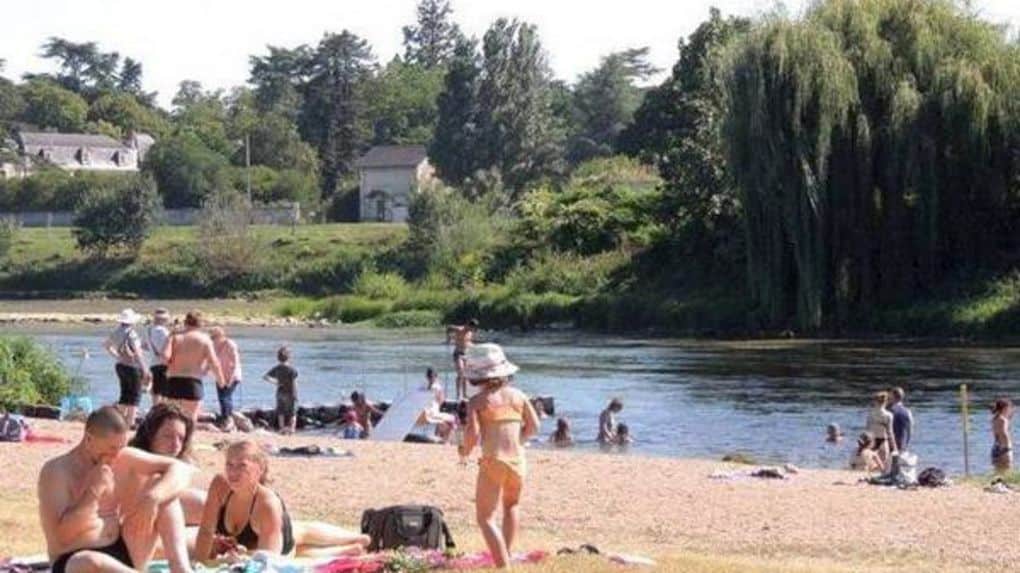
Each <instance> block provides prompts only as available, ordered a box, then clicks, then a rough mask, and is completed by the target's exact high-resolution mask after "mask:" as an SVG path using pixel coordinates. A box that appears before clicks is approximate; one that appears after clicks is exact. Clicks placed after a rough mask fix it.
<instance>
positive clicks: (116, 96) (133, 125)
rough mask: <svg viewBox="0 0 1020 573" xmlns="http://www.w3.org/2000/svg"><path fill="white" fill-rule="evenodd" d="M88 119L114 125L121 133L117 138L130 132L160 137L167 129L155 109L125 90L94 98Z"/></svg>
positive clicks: (165, 123) (167, 126) (163, 120)
mask: <svg viewBox="0 0 1020 573" xmlns="http://www.w3.org/2000/svg"><path fill="white" fill-rule="evenodd" d="M88 119H89V121H93V122H100V121H105V122H107V123H109V124H111V125H113V126H116V128H117V129H118V130H119V131H120V133H121V136H119V137H118V139H120V137H122V136H126V135H127V134H128V133H131V132H135V133H148V134H150V135H154V136H156V137H160V136H163V135H164V134H166V133H167V131H168V130H169V125H168V124H167V122H166V120H165V119H164V118H163V117H161V116H160V114H159V113H158V112H157V111H155V110H153V109H151V108H148V107H145V106H143V105H142V104H141V103H140V102H139V101H138V99H137V98H136V97H135V96H134V95H132V94H129V93H126V92H112V93H107V94H103V95H101V96H99V97H98V98H96V101H94V102H92V105H91V106H89V112H88Z"/></svg>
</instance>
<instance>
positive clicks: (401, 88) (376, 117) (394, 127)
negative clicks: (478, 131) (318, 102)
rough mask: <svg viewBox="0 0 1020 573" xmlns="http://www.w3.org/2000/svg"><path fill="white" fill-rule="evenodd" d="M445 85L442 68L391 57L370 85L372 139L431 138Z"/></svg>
mask: <svg viewBox="0 0 1020 573" xmlns="http://www.w3.org/2000/svg"><path fill="white" fill-rule="evenodd" d="M442 86H443V73H442V71H440V70H438V69H426V68H424V67H422V66H418V65H412V64H407V63H404V62H403V61H401V60H400V59H399V58H394V59H393V60H392V61H390V63H389V64H387V65H386V67H385V68H383V70H382V71H381V72H380V73H379V74H378V75H376V76H375V77H374V78H373V79H372V80H371V81H370V82H369V83H368V85H367V87H366V90H367V96H366V98H365V99H366V102H367V104H368V105H367V108H368V109H367V116H368V121H369V123H370V124H371V127H372V133H373V135H372V143H373V144H375V145H388V144H407V143H422V144H427V143H428V142H430V141H431V140H432V133H433V130H434V129H435V125H436V116H437V108H436V98H437V97H438V96H439V92H440V90H441V89H442Z"/></svg>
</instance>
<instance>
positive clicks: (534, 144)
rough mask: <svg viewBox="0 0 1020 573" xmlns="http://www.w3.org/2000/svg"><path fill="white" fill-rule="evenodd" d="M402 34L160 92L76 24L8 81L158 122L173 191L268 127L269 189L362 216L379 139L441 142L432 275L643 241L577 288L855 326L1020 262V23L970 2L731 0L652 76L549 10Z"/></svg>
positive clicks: (781, 320)
mask: <svg viewBox="0 0 1020 573" xmlns="http://www.w3.org/2000/svg"><path fill="white" fill-rule="evenodd" d="M403 35H404V53H403V54H402V55H401V56H400V57H397V58H394V59H393V60H392V61H390V62H389V63H387V64H385V65H380V64H379V63H378V62H377V60H376V59H375V57H374V55H373V53H372V50H371V47H370V46H369V45H368V44H367V42H365V41H364V40H363V39H361V38H359V37H358V36H357V35H355V34H353V33H351V32H349V31H342V32H340V33H327V34H325V35H324V36H323V38H322V39H321V40H320V41H319V43H318V44H315V45H300V46H296V47H278V46H271V47H268V48H267V53H265V54H261V55H256V56H253V57H252V58H251V61H250V80H249V86H246V87H242V88H236V89H234V90H232V91H231V92H230V93H227V94H224V93H222V92H217V91H212V92H210V91H208V90H204V89H202V87H201V86H199V85H197V84H194V83H193V82H185V83H183V84H182V85H181V89H180V90H179V93H178V94H177V96H176V97H175V98H174V107H173V110H171V111H170V112H164V111H161V110H159V109H157V108H154V107H153V106H152V102H151V100H152V97H151V95H149V94H145V93H143V92H141V90H140V85H141V82H140V77H141V68H140V66H139V65H138V64H137V62H134V61H129V60H128V59H124V60H123V61H121V60H120V59H119V58H117V57H113V56H115V55H109V54H105V55H104V54H102V53H101V52H100V51H99V50H98V49H96V48H95V47H94V46H93V47H92V48H91V49H90V48H85V49H79V47H78V46H77V45H70V46H69V45H68V44H67V43H66V42H56V39H54V40H51V41H50V42H49V43H48V44H47V46H50V45H51V44H52V45H53V50H50V49H49V48H48V47H45V48H44V53H46V54H48V53H50V52H51V51H52V53H53V54H54V55H53V56H52V57H53V58H54V59H55V60H56V61H58V63H59V66H58V68H59V72H58V73H57V74H56V75H54V76H52V77H36V76H33V77H28V78H25V79H24V80H23V81H22V82H21V83H20V84H14V83H12V82H9V81H7V82H5V83H3V84H0V119H6V120H7V121H12V120H24V121H29V120H30V119H31V120H33V121H35V122H37V123H40V124H42V125H47V126H54V127H62V128H63V127H65V126H67V125H70V126H72V127H75V126H76V127H77V128H80V129H86V130H93V131H100V132H102V130H109V131H110V132H111V133H112V132H115V130H120V132H122V133H123V132H125V131H127V130H129V129H136V128H137V129H143V128H144V129H145V130H149V131H152V132H154V133H156V134H157V135H159V136H160V140H159V143H158V144H157V146H156V147H154V148H153V150H152V152H151V154H150V159H149V160H148V161H147V165H146V171H147V172H148V173H151V174H152V176H153V177H154V178H155V180H156V183H157V185H158V188H159V191H160V193H161V195H162V196H163V199H164V202H165V203H166V204H168V205H171V206H174V205H193V204H198V203H201V202H202V201H203V200H204V199H205V198H206V197H208V196H210V195H211V194H213V193H215V192H216V190H217V189H220V188H223V187H231V186H233V187H237V185H238V179H237V177H236V173H237V172H236V168H237V167H238V166H239V165H242V160H243V147H241V146H240V145H239V143H238V142H239V141H240V140H242V139H243V138H246V137H247V138H250V139H251V142H252V161H253V163H254V164H255V165H257V166H258V167H257V170H258V171H257V172H258V173H260V175H258V176H257V177H256V179H257V180H258V181H257V184H256V187H258V197H259V198H266V197H286V198H293V197H296V196H298V195H300V196H301V197H303V198H307V199H308V200H311V201H313V202H318V203H321V204H322V205H324V206H326V207H328V208H330V209H331V211H332V212H333V214H334V215H335V216H338V217H339V216H342V213H343V212H344V210H345V209H346V208H349V203H348V201H349V198H350V196H351V195H350V194H349V193H347V192H346V191H347V190H348V189H350V188H351V183H352V179H351V174H352V173H353V164H354V161H355V159H356V158H357V157H358V155H359V154H360V153H361V152H362V151H363V150H365V149H366V148H367V147H369V146H371V145H374V144H388V143H419V144H424V145H426V146H427V147H428V150H429V156H430V159H431V161H432V163H433V164H434V165H435V167H436V169H437V171H438V173H439V175H440V176H441V178H442V180H443V182H444V183H445V184H446V185H448V186H449V187H448V188H443V189H437V190H434V191H431V192H426V193H423V194H421V196H420V199H417V200H416V204H413V205H412V209H411V215H412V229H411V238H412V241H415V240H416V241H418V244H416V245H414V244H413V245H411V246H412V247H413V248H410V249H405V250H404V254H405V255H407V254H415V256H416V257H418V261H417V263H419V264H418V265H417V266H418V267H419V268H418V270H417V271H416V272H417V273H418V274H420V275H421V276H423V277H426V278H427V275H428V273H429V272H430V269H429V268H421V267H422V263H423V261H445V262H443V263H442V265H443V266H444V268H446V269H447V270H448V271H449V272H448V273H447V274H448V275H449V276H454V275H456V277H457V278H456V280H457V281H460V280H469V281H479V280H480V281H495V280H503V279H506V278H508V277H509V278H513V277H514V276H515V275H514V272H516V271H514V268H515V266H514V265H517V266H527V265H529V264H531V262H532V261H537V260H546V261H548V260H560V259H549V258H548V257H549V256H553V257H556V256H563V257H582V258H583V257H602V256H603V255H604V254H605V253H609V252H614V251H615V252H620V253H623V255H624V256H623V257H622V258H619V257H618V258H614V259H613V260H614V261H620V260H624V261H626V263H625V264H624V265H623V266H622V267H620V268H616V269H614V270H613V271H612V272H611V273H607V274H606V275H605V277H600V278H599V281H597V282H598V284H599V285H600V286H599V287H598V288H599V289H602V290H600V291H599V292H598V293H594V294H593V293H590V292H588V291H585V292H584V293H578V295H579V296H580V295H581V294H583V295H584V296H589V295H591V296H596V298H597V297H610V298H611V297H617V299H620V300H623V299H622V298H620V297H629V296H646V297H654V298H655V299H656V300H661V301H667V302H668V301H675V302H677V305H679V306H682V305H680V302H682V301H683V300H684V297H691V296H695V295H698V293H706V292H709V293H716V292H724V293H727V294H728V295H734V293H735V296H738V297H746V299H747V300H748V308H749V309H750V312H749V313H748V314H749V316H747V320H746V323H747V327H748V328H749V329H759V328H769V329H773V328H774V329H784V328H796V329H798V330H802V331H820V330H827V331H833V330H835V331H838V330H842V329H846V328H853V327H855V326H857V325H860V324H862V322H866V318H867V317H868V316H869V314H870V313H872V312H873V311H875V310H876V309H882V308H887V307H889V306H890V305H897V304H901V303H903V302H905V301H910V300H913V299H916V298H918V297H926V296H931V295H932V293H933V292H935V291H936V290H937V289H938V288H939V285H940V284H942V283H943V282H944V281H945V280H947V279H948V278H951V277H954V276H967V275H976V274H980V273H989V272H990V273H993V274H994V273H1002V272H1004V271H1009V270H1011V269H1013V268H1015V261H1016V260H1017V257H1016V256H1017V253H1018V252H1020V244H1018V240H1020V239H1018V235H1017V233H1016V232H1015V228H1016V224H1017V222H1018V220H1020V45H1018V43H1017V41H1016V40H1015V39H1014V38H1010V37H1009V35H1008V32H1007V31H1006V30H1005V29H1004V28H1002V27H1000V26H997V25H995V24H994V23H990V22H987V21H985V20H982V19H981V18H980V17H979V16H977V15H976V14H974V13H973V12H972V11H971V9H970V8H969V7H968V5H966V4H965V3H958V2H954V1H951V0H824V1H822V2H818V3H816V4H814V5H813V6H812V7H811V8H810V9H809V10H808V11H807V12H806V13H805V14H804V15H803V16H800V17H797V18H791V17H789V16H786V15H784V14H783V13H781V12H780V13H774V14H768V15H766V16H763V17H761V18H757V19H749V18H740V17H724V16H723V15H722V14H721V13H720V12H719V11H718V10H712V11H711V13H710V15H709V18H708V19H707V20H706V21H704V22H703V23H702V24H701V25H700V26H698V27H697V28H696V29H695V30H694V31H693V32H692V33H691V34H690V35H688V36H687V37H686V38H682V39H681V40H680V41H679V43H678V54H677V55H678V58H677V61H676V63H675V65H674V66H673V68H672V69H671V70H670V73H669V75H668V76H667V77H666V78H665V79H664V80H663V81H662V82H661V83H660V84H659V85H656V86H653V87H650V88H643V87H641V84H642V83H643V82H645V81H647V80H648V79H649V78H650V77H652V76H653V75H654V74H655V73H656V70H655V69H654V68H653V67H652V66H651V65H650V64H649V63H648V59H647V56H648V52H647V49H644V48H635V49H631V50H624V51H620V52H616V53H611V54H607V55H606V56H605V57H603V58H602V60H601V62H600V64H599V65H598V66H597V67H596V68H595V69H593V70H591V71H589V72H587V73H584V74H582V75H581V76H579V78H578V79H577V81H576V82H573V83H572V84H568V83H566V82H563V81H561V80H557V79H556V78H554V77H553V75H552V73H551V71H550V70H549V67H548V62H547V56H546V53H545V51H544V49H543V47H542V44H541V40H540V37H539V35H538V31H537V29H536V28H535V27H534V26H533V25H531V24H529V23H526V22H521V21H517V20H509V19H500V20H497V21H495V22H493V23H492V25H491V26H490V27H489V28H488V30H487V31H486V32H485V34H484V35H483V36H482V37H481V38H469V37H466V36H465V35H464V34H463V33H462V32H461V31H460V29H459V28H458V27H457V25H456V24H455V22H454V20H453V12H452V8H451V6H450V3H449V2H448V1H443V0H422V2H420V4H419V6H418V10H417V17H416V19H415V22H414V23H413V24H412V25H409V26H407V27H405V28H404V29H403ZM55 42H56V43H55ZM69 47H70V48H74V49H68V48H69ZM47 57H51V56H47ZM129 63H130V65H129ZM104 98H105V99H104ZM75 102H77V103H75ZM619 154H626V155H629V156H631V157H632V158H635V159H636V160H639V161H640V162H642V163H645V164H647V165H650V166H652V167H654V169H655V170H656V171H657V172H658V175H659V178H658V179H657V180H656V183H655V184H654V189H651V188H650V186H649V184H648V180H647V178H646V177H645V176H644V175H641V176H640V177H637V178H636V179H635V176H633V175H632V174H633V173H635V172H637V170H636V169H635V167H634V166H633V165H631V164H628V163H627V162H625V161H623V160H619V159H618V158H617V159H607V158H610V157H611V156H615V155H619ZM593 159H594V160H596V161H592V160H593ZM231 177H233V179H231ZM263 179H264V181H263ZM638 179H639V180H640V183H639V184H634V181H636V180H638ZM296 188H300V189H301V191H300V193H298V192H296V191H294V189H296ZM267 189H269V190H267ZM272 189H275V190H276V191H272ZM484 221H490V223H485V222H484ZM497 222H498V225H497ZM494 225H496V226H494ZM416 226H417V227H420V228H416ZM500 229H512V231H500ZM443 241H446V243H445V244H442V242H443ZM479 245H483V246H484V247H479ZM479 248H482V251H480V250H479ZM483 251H484V252H483ZM570 260H575V259H570ZM599 260H602V259H599ZM575 262H576V261H575ZM435 264H436V265H438V264H439V263H435ZM577 264H578V265H581V264H582V263H580V262H578V263H577ZM584 264H587V263H584ZM536 265H537V263H536ZM411 266H414V265H411ZM557 266H558V265H557V264H545V265H544V266H543V267H542V268H543V269H545V270H546V271H549V272H552V271H553V270H555V269H556V268H557ZM426 267H427V265H426ZM536 268H537V266H536ZM579 268H580V267H579ZM546 271H543V272H546ZM410 274H414V273H410ZM578 274H579V276H580V275H581V274H583V273H578ZM463 277H467V278H463ZM411 278H413V277H411ZM447 278H449V277H447ZM602 278H605V281H603V280H602ZM517 280H518V282H527V281H524V279H521V278H520V277H518V279H517ZM528 280H529V281H530V280H531V279H528ZM532 282H533V283H534V284H538V283H539V282H541V281H539V280H537V279H536V280H535V281H532ZM547 283H548V281H546V283H543V284H547ZM529 284H531V283H529ZM584 286H586V287H587V286H590V285H584ZM542 288H545V287H542ZM561 292H562V291H561ZM699 296H700V295H699ZM626 300H627V301H628V304H630V301H632V300H633V299H626ZM664 304H665V303H664ZM677 305H675V306H677ZM679 306H677V308H679ZM631 308H633V307H632V306H631ZM649 314H650V315H660V314H663V313H660V312H657V311H650V312H649Z"/></svg>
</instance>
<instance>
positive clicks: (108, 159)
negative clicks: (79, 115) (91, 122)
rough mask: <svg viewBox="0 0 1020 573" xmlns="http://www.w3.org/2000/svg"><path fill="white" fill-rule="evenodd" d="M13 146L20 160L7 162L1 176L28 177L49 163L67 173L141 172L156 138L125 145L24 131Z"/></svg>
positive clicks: (75, 135) (98, 138) (132, 139)
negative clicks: (143, 160) (141, 164)
mask: <svg viewBox="0 0 1020 573" xmlns="http://www.w3.org/2000/svg"><path fill="white" fill-rule="evenodd" d="M12 143H13V144H14V145H13V147H14V149H15V151H16V155H17V160H14V161H10V160H9V161H6V162H3V165H0V176H4V177H25V176H27V175H30V174H31V173H32V171H33V170H34V169H35V167H36V166H38V165H40V164H45V163H49V164H52V165H55V166H56V167H59V168H61V169H64V170H67V171H138V166H139V164H140V163H141V161H142V159H143V158H144V157H145V152H146V151H148V149H149V147H151V146H152V144H153V139H152V137H151V136H149V135H146V134H137V135H132V136H130V137H129V138H128V139H127V140H125V141H123V142H121V141H117V140H116V139H113V138H112V137H107V136H105V135H93V134H86V133H56V132H47V131H22V132H20V133H18V134H17V136H16V137H15V139H14V141H13V142H12Z"/></svg>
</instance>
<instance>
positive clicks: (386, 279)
mask: <svg viewBox="0 0 1020 573" xmlns="http://www.w3.org/2000/svg"><path fill="white" fill-rule="evenodd" d="M407 291H408V286H407V281H405V280H404V277H402V276H400V275H398V274H396V273H380V272H377V271H375V270H371V269H368V270H365V271H364V272H362V273H361V275H360V276H358V278H357V280H355V281H354V288H353V292H354V294H358V295H361V296H364V297H368V298H372V299H390V300H393V299H398V298H401V297H403V296H404V295H405V294H406V293H407Z"/></svg>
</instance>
